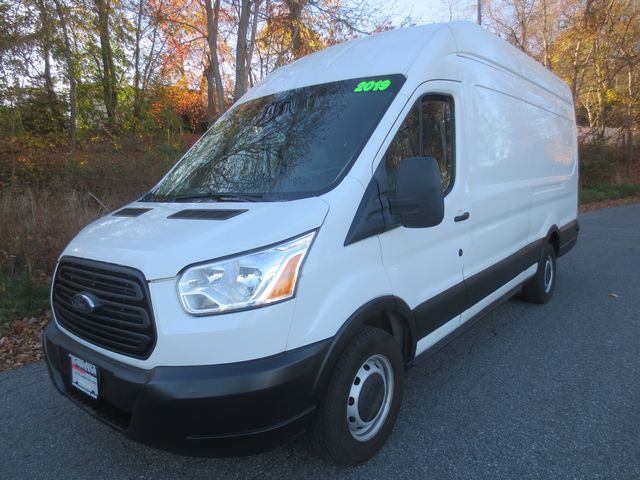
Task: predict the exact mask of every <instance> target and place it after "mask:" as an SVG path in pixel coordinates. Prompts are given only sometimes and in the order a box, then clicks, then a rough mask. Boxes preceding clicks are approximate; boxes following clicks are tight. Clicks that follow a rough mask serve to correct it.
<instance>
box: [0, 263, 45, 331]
mask: <svg viewBox="0 0 640 480" xmlns="http://www.w3.org/2000/svg"><path fill="white" fill-rule="evenodd" d="M48 308H49V283H48V282H37V281H35V280H33V279H32V278H31V275H29V273H28V272H21V273H19V274H16V275H13V276H8V275H6V274H0V334H1V333H2V332H4V331H7V330H8V329H10V328H11V325H12V324H13V322H15V321H16V320H20V319H22V318H24V317H31V316H38V315H42V314H43V313H44V312H46V310H47V309H48Z"/></svg>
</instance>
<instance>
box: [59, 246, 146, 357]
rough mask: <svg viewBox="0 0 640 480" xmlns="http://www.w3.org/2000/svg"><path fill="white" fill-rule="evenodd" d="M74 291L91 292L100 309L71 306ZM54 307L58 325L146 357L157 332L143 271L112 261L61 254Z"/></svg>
mask: <svg viewBox="0 0 640 480" xmlns="http://www.w3.org/2000/svg"><path fill="white" fill-rule="evenodd" d="M76 294H85V295H90V296H91V298H95V299H96V300H97V302H96V304H97V305H98V306H97V308H95V309H94V311H92V312H85V311H81V310H79V309H77V308H76V307H74V305H73V301H72V299H73V297H74V296H75V295H76ZM53 310H54V313H55V316H56V320H57V321H58V323H59V324H60V325H61V326H62V327H64V328H66V329H67V330H69V331H70V332H72V333H74V334H75V335H77V336H79V337H80V338H83V339H84V340H86V341H88V342H91V343H93V344H95V345H98V346H100V347H103V348H106V349H107V350H111V351H113V352H117V353H121V354H123V355H128V356H130V357H136V358H148V357H149V355H151V351H152V350H153V347H154V345H155V341H156V334H155V328H154V322H153V314H152V309H151V302H150V299H149V292H148V290H147V283H146V280H145V278H144V276H143V275H142V272H140V271H138V270H135V269H133V268H128V267H122V266H119V265H113V264H110V263H103V262H95V261H92V260H84V259H79V258H73V257H63V259H62V260H61V261H60V264H59V265H58V270H57V271H56V276H55V279H54V282H53Z"/></svg>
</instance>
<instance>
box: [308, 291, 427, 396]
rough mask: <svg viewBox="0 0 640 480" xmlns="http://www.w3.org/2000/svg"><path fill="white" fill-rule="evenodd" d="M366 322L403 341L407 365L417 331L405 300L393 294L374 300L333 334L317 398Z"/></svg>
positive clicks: (318, 378) (320, 373)
mask: <svg viewBox="0 0 640 480" xmlns="http://www.w3.org/2000/svg"><path fill="white" fill-rule="evenodd" d="M364 325H369V326H372V327H377V328H381V329H382V330H385V331H387V332H388V333H389V334H391V335H393V337H394V338H395V339H396V341H398V343H399V344H400V348H401V349H402V354H403V357H404V361H405V364H408V363H409V362H410V361H411V360H412V359H413V357H414V355H415V349H416V341H417V340H416V335H417V330H416V325H415V319H414V316H413V312H412V311H411V309H410V308H409V306H408V305H407V304H406V303H405V302H404V301H403V300H402V299H400V298H398V297H395V296H392V295H389V296H385V297H380V298H376V299H374V300H371V301H369V302H367V303H366V304H364V305H362V306H361V307H360V308H358V309H357V310H356V311H355V312H354V313H353V314H351V316H349V318H348V319H347V321H346V322H344V323H343V324H342V326H341V327H340V329H339V330H338V332H337V333H336V335H335V336H334V337H333V340H332V342H331V345H330V346H329V349H328V350H327V353H326V354H325V357H324V359H323V361H322V365H321V366H320V369H319V371H318V374H317V376H316V379H315V382H314V385H313V394H314V397H315V398H316V399H318V398H320V397H319V396H320V395H321V394H322V392H323V391H324V389H325V388H326V385H327V383H328V381H329V378H330V376H331V373H332V371H333V369H334V367H335V364H336V362H337V361H338V358H339V357H340V354H341V353H342V352H343V350H344V349H345V347H346V346H347V345H348V343H349V341H350V340H351V339H352V338H353V337H354V336H355V335H356V333H357V332H358V330H359V329H360V328H361V327H362V326H364Z"/></svg>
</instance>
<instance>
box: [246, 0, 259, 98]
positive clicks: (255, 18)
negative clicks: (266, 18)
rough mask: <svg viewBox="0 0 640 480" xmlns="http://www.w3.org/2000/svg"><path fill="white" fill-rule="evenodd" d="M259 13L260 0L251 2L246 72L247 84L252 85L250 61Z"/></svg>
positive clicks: (253, 49) (254, 45)
mask: <svg viewBox="0 0 640 480" xmlns="http://www.w3.org/2000/svg"><path fill="white" fill-rule="evenodd" d="M259 13H260V0H254V2H253V19H252V21H251V41H250V42H249V51H248V53H247V74H248V76H249V85H250V86H251V87H253V79H252V76H251V62H252V61H253V52H254V51H255V47H256V31H257V30H258V14H259Z"/></svg>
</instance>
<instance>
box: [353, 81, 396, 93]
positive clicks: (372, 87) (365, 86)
mask: <svg viewBox="0 0 640 480" xmlns="http://www.w3.org/2000/svg"><path fill="white" fill-rule="evenodd" d="M390 85H391V80H389V79H386V80H365V81H364V82H360V83H359V84H358V86H357V87H356V88H355V89H354V90H353V91H354V92H355V93H360V92H372V91H373V92H382V91H384V90H386V89H387V88H389V86H390Z"/></svg>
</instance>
